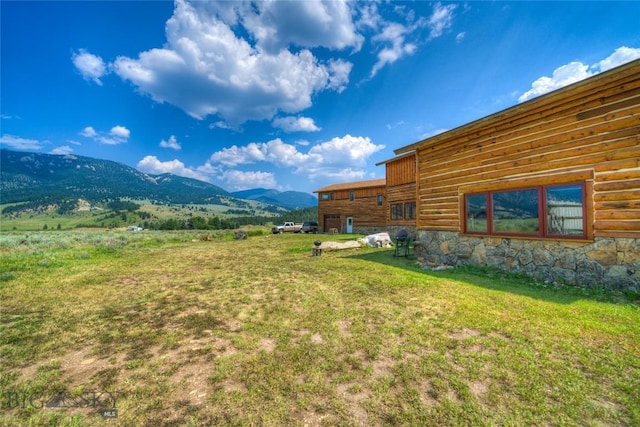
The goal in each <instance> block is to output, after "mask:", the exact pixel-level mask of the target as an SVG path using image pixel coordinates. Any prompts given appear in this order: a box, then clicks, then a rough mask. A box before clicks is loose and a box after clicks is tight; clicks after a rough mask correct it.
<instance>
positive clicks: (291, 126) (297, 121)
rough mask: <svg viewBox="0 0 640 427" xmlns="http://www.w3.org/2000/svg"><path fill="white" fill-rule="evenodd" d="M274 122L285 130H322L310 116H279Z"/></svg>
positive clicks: (274, 124) (275, 125)
mask: <svg viewBox="0 0 640 427" xmlns="http://www.w3.org/2000/svg"><path fill="white" fill-rule="evenodd" d="M272 124H273V126H274V127H277V128H280V129H282V130H283V131H285V132H317V131H319V130H320V128H319V127H318V126H316V124H315V123H314V121H313V119H312V118H310V117H291V116H289V117H279V118H276V119H274V120H273V122H272Z"/></svg>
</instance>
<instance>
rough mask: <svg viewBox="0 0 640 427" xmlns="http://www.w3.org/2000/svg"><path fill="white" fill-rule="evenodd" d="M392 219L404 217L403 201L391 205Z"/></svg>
mask: <svg viewBox="0 0 640 427" xmlns="http://www.w3.org/2000/svg"><path fill="white" fill-rule="evenodd" d="M391 219H392V220H398V219H402V203H398V204H393V205H391Z"/></svg>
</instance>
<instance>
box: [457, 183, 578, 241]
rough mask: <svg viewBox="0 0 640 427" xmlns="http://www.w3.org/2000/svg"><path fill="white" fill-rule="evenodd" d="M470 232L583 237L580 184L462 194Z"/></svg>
mask: <svg viewBox="0 0 640 427" xmlns="http://www.w3.org/2000/svg"><path fill="white" fill-rule="evenodd" d="M464 230H465V233H470V234H474V233H477V234H489V235H501V236H531V237H546V238H558V237H561V238H586V237H587V236H586V215H585V186H584V183H574V184H564V185H543V186H538V187H531V188H523V189H514V190H495V191H488V192H483V193H472V194H465V196H464Z"/></svg>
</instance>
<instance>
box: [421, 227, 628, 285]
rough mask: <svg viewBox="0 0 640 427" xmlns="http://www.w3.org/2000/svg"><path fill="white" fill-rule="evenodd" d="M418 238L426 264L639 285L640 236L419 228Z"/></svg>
mask: <svg viewBox="0 0 640 427" xmlns="http://www.w3.org/2000/svg"><path fill="white" fill-rule="evenodd" d="M416 240H417V241H418V242H417V243H416V245H415V254H416V257H417V259H418V262H419V263H420V264H422V265H428V266H436V265H450V266H458V265H464V264H472V265H477V266H489V267H495V268H499V269H502V270H506V271H513V272H524V273H527V274H529V275H530V276H533V277H535V278H536V279H539V280H542V281H545V282H550V283H565V284H570V285H578V286H589V287H596V286H604V287H606V288H609V289H619V290H624V289H628V290H633V291H637V290H638V289H640V239H629V238H596V239H595V241H594V242H588V243H585V242H571V241H557V240H527V239H518V238H513V237H509V238H507V237H493V236H492V237H467V236H460V235H459V234H458V233H456V232H443V231H418V232H417V237H416Z"/></svg>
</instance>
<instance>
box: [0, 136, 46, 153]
mask: <svg viewBox="0 0 640 427" xmlns="http://www.w3.org/2000/svg"><path fill="white" fill-rule="evenodd" d="M0 143H2V144H4V145H8V146H9V147H11V148H13V149H16V150H40V149H42V147H43V144H42V143H41V142H40V141H38V140H37V139H26V138H20V137H19V136H14V135H2V136H0Z"/></svg>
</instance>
